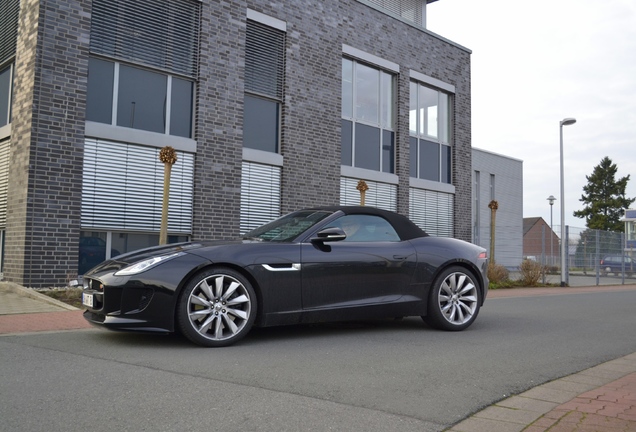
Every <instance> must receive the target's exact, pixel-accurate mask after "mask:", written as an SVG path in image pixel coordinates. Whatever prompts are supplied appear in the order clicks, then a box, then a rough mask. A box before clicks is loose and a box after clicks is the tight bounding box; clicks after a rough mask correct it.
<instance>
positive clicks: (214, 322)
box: [177, 268, 257, 347]
mask: <svg viewBox="0 0 636 432" xmlns="http://www.w3.org/2000/svg"><path fill="white" fill-rule="evenodd" d="M256 308H257V301H256V294H255V292H254V289H253V288H252V285H251V284H250V282H249V281H248V280H247V279H246V278H245V277H244V276H243V275H242V274H240V273H239V272H237V271H234V270H232V269H228V268H215V269H211V270H207V271H205V272H203V273H200V274H199V275H197V276H196V277H195V278H193V279H192V280H191V281H190V282H189V283H188V285H186V287H185V288H184V290H183V293H182V294H181V297H180V299H179V304H178V305H177V323H178V326H179V329H180V330H181V332H182V333H183V334H184V335H185V336H186V337H187V338H188V339H190V340H191V341H192V342H194V343H196V344H199V345H203V346H208V347H220V346H227V345H231V344H233V343H235V342H237V341H239V340H240V339H242V338H243V337H244V336H245V335H246V334H247V333H248V332H249V331H250V329H251V328H252V324H253V323H254V318H255V317H256Z"/></svg>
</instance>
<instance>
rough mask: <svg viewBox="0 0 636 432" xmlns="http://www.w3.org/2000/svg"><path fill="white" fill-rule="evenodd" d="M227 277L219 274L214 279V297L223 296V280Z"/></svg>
mask: <svg viewBox="0 0 636 432" xmlns="http://www.w3.org/2000/svg"><path fill="white" fill-rule="evenodd" d="M224 281H225V277H223V276H219V277H217V278H216V279H215V280H214V288H215V289H214V298H221V296H222V295H223V282H224Z"/></svg>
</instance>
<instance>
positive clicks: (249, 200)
mask: <svg viewBox="0 0 636 432" xmlns="http://www.w3.org/2000/svg"><path fill="white" fill-rule="evenodd" d="M280 183H281V169H280V167H276V166H270V165H263V164H257V163H252V162H243V172H242V176H241V220H240V228H241V234H244V233H246V232H247V231H250V230H253V229H254V228H257V227H259V226H261V225H264V224H266V223H267V222H271V221H272V220H274V219H276V218H277V217H279V216H280V212H281V205H280V198H281V197H280Z"/></svg>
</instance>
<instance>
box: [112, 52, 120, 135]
mask: <svg viewBox="0 0 636 432" xmlns="http://www.w3.org/2000/svg"><path fill="white" fill-rule="evenodd" d="M114 65H115V68H114V71H113V111H112V118H111V121H110V124H111V125H113V126H116V125H117V104H118V102H119V90H118V89H119V62H114Z"/></svg>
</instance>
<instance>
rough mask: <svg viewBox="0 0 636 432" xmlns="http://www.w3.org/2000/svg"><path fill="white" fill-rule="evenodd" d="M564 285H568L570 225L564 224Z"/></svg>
mask: <svg viewBox="0 0 636 432" xmlns="http://www.w3.org/2000/svg"><path fill="white" fill-rule="evenodd" d="M563 247H564V248H565V258H566V259H565V286H570V226H569V225H566V226H565V245H564V246H563Z"/></svg>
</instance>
